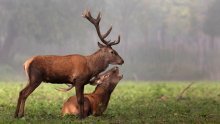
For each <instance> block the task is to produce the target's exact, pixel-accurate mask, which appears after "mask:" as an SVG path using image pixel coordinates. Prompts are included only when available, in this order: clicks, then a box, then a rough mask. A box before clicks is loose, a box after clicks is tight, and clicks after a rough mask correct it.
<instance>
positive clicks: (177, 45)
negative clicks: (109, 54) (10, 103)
mask: <svg viewBox="0 0 220 124" xmlns="http://www.w3.org/2000/svg"><path fill="white" fill-rule="evenodd" d="M85 9H90V10H91V13H92V15H93V16H97V13H98V12H99V11H101V13H102V20H101V24H100V27H101V32H105V31H106V30H107V29H108V28H109V27H110V25H113V30H112V32H111V34H110V36H108V38H109V39H112V40H115V39H116V38H117V35H119V34H120V35H121V42H120V44H118V45H116V46H114V47H113V48H114V49H115V50H117V51H118V53H119V54H120V55H121V56H122V57H123V58H124V60H125V64H124V65H123V66H121V67H120V68H121V69H122V72H123V74H124V79H126V80H219V79H220V50H219V47H220V43H219V41H220V37H219V36H220V1H219V0H106V1H103V0H78V1H77V0H0V80H24V79H26V78H25V74H24V71H23V63H24V61H25V60H26V59H28V58H30V57H32V56H36V55H67V54H75V53H78V54H82V55H89V54H92V53H94V52H95V51H96V50H97V49H98V46H97V42H98V41H100V40H99V38H98V36H97V33H96V30H95V28H94V26H93V25H92V24H91V23H90V22H88V20H86V19H84V18H83V17H82V16H81V15H82V13H83V11H84V10H85Z"/></svg>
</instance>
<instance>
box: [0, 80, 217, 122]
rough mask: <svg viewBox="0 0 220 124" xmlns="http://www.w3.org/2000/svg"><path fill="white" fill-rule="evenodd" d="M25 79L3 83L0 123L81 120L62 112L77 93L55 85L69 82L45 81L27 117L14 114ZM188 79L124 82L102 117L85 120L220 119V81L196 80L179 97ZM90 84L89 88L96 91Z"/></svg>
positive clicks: (31, 100) (28, 106)
mask: <svg viewBox="0 0 220 124" xmlns="http://www.w3.org/2000/svg"><path fill="white" fill-rule="evenodd" d="M24 85H25V83H12V82H8V83H5V82H1V83H0V123H1V124H2V123H4V124H5V123H22V124H23V123H77V122H78V123H81V121H80V120H78V118H77V117H74V116H65V117H62V116H61V114H60V113H61V107H62V103H63V102H64V100H66V99H67V98H68V97H70V96H71V95H73V94H75V90H72V91H70V92H67V93H63V92H59V91H56V90H55V88H58V87H65V85H52V84H45V83H44V84H42V85H40V87H38V88H37V90H35V91H34V93H33V94H31V96H30V97H29V98H28V99H27V102H26V109H25V110H26V112H25V117H23V118H21V119H15V118H13V115H14V111H15V106H16V102H17V97H18V93H19V91H20V90H21V88H22V87H24ZM187 85H188V83H181V82H178V83H175V82H159V83H158V82H154V83H153V82H145V83H144V82H126V83H125V82H120V84H119V85H118V86H117V87H116V89H115V91H114V92H113V94H112V96H111V100H110V103H109V106H108V109H107V110H106V111H105V113H104V114H103V115H102V116H100V117H93V116H90V117H88V118H86V119H85V120H83V121H82V122H83V123H141V124H143V123H174V124H176V123H220V83H217V82H215V83H211V82H202V83H201V82H196V83H195V84H193V85H192V87H191V88H189V89H188V90H187V91H186V92H185V94H184V99H182V100H180V101H177V100H176V97H177V96H178V95H179V93H180V92H181V90H182V89H184V88H185V87H186V86H187ZM93 89H94V87H93V86H89V85H87V86H86V92H91V91H93Z"/></svg>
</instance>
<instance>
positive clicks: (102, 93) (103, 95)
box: [93, 85, 112, 106]
mask: <svg viewBox="0 0 220 124" xmlns="http://www.w3.org/2000/svg"><path fill="white" fill-rule="evenodd" d="M111 93H112V92H110V90H109V89H107V88H105V87H102V86H101V85H98V86H97V87H96V89H95V91H94V92H93V94H95V95H96V96H98V97H99V100H100V101H99V102H100V103H102V104H103V105H104V106H107V105H108V102H109V99H110V96H111Z"/></svg>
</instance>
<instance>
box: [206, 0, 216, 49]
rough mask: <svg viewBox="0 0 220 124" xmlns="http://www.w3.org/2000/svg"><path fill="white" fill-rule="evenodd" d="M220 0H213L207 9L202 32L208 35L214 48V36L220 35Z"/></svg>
mask: <svg viewBox="0 0 220 124" xmlns="http://www.w3.org/2000/svg"><path fill="white" fill-rule="evenodd" d="M219 13H220V1H219V0H215V1H214V2H213V3H212V5H211V6H210V7H209V9H208V11H207V17H206V20H205V22H204V28H203V30H204V32H205V33H206V34H208V35H209V36H210V46H211V48H214V46H215V43H214V42H215V37H218V36H220V16H219Z"/></svg>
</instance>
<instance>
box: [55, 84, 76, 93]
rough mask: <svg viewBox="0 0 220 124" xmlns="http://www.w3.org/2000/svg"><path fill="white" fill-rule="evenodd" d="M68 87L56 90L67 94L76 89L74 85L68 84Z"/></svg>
mask: <svg viewBox="0 0 220 124" xmlns="http://www.w3.org/2000/svg"><path fill="white" fill-rule="evenodd" d="M66 85H67V86H68V88H59V89H57V88H55V89H56V90H58V91H62V92H67V91H69V90H71V89H72V88H73V87H74V85H73V84H66Z"/></svg>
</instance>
